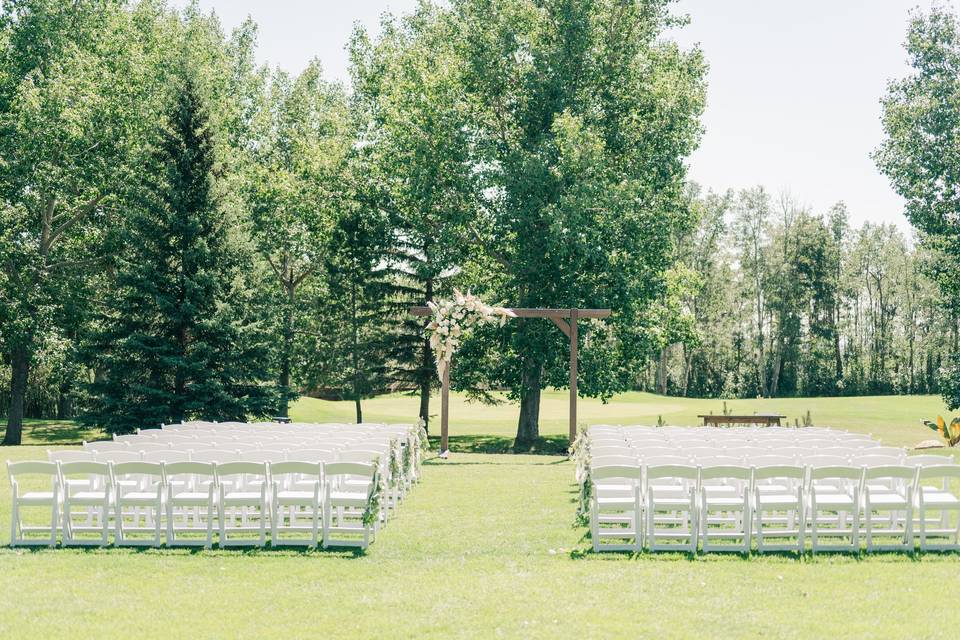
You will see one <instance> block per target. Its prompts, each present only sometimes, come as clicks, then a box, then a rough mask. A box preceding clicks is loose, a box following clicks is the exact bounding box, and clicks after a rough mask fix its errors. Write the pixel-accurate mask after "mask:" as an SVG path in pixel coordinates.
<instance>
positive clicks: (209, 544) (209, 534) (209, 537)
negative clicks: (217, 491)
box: [197, 502, 223, 549]
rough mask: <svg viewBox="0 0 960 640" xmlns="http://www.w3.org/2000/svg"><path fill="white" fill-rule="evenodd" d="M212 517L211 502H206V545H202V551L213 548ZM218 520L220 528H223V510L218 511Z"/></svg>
mask: <svg viewBox="0 0 960 640" xmlns="http://www.w3.org/2000/svg"><path fill="white" fill-rule="evenodd" d="M199 511H200V510H199V509H197V512H198V513H199ZM213 517H214V515H213V502H208V503H207V543H206V544H205V545H204V547H203V548H204V549H211V548H213ZM220 518H221V520H220V523H221V525H220V526H221V527H222V526H223V520H222V518H223V509H220ZM221 542H223V541H222V540H221Z"/></svg>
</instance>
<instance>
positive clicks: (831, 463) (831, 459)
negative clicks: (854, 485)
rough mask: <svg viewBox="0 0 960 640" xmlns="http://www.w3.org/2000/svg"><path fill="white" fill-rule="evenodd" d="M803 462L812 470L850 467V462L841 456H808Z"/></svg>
mask: <svg viewBox="0 0 960 640" xmlns="http://www.w3.org/2000/svg"><path fill="white" fill-rule="evenodd" d="M802 462H803V464H805V465H806V466H808V467H810V468H811V469H815V468H818V467H830V468H836V467H846V466H848V465H849V460H848V459H847V458H843V457H841V456H816V455H814V456H807V457H805V458H803V460H802Z"/></svg>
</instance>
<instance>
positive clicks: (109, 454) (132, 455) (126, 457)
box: [92, 449, 142, 462]
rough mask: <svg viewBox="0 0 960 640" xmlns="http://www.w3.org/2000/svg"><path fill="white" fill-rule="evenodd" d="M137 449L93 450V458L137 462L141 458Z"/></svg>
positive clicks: (107, 460) (104, 460)
mask: <svg viewBox="0 0 960 640" xmlns="http://www.w3.org/2000/svg"><path fill="white" fill-rule="evenodd" d="M141 458H142V457H141V455H140V452H139V451H131V450H130V449H127V450H126V451H94V452H93V457H92V459H93V460H96V461H97V462H137V461H139V460H141Z"/></svg>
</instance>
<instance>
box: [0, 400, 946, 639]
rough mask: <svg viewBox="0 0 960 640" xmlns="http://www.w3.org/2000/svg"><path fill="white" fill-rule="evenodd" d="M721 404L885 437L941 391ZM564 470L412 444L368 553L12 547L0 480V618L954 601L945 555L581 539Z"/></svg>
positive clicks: (383, 405)
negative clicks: (670, 547) (412, 479)
mask: <svg viewBox="0 0 960 640" xmlns="http://www.w3.org/2000/svg"><path fill="white" fill-rule="evenodd" d="M564 399H565V398H564V395H563V394H561V393H556V394H555V393H550V394H548V395H547V398H545V402H544V418H545V420H544V422H545V431H546V432H547V433H553V434H561V433H563V432H564V430H565V423H564V418H565V408H566V407H565V403H564ZM728 405H729V406H730V407H731V408H733V409H735V410H737V411H745V412H752V411H754V410H762V411H766V410H771V409H772V410H780V411H783V412H785V413H788V414H790V415H799V414H800V413H802V412H804V411H806V409H807V408H809V409H810V410H811V412H812V414H813V417H814V419H815V421H816V422H818V423H826V421H827V420H829V421H830V423H832V424H834V425H836V426H840V427H843V428H848V429H851V430H856V431H865V432H873V433H875V434H878V435H879V436H880V437H881V439H882V440H884V442H886V443H889V444H911V443H915V442H916V441H918V440H921V439H925V438H928V437H930V436H932V435H933V434H932V432H928V431H925V430H924V429H923V428H922V427H920V426H919V425H918V421H919V419H920V417H924V416H929V415H932V414H935V413H936V412H938V411H942V406H941V405H940V402H939V400H938V399H936V398H932V397H907V398H904V397H900V398H866V399H864V398H859V399H853V398H842V399H830V400H822V399H808V400H789V401H766V402H763V403H758V402H755V401H733V402H729V403H728ZM351 408H352V407H351V405H349V403H329V402H321V401H316V400H302V401H300V402H299V403H298V404H297V405H296V409H295V411H294V417H295V418H296V419H299V420H322V421H329V420H348V419H350V417H351V415H350V413H351ZM721 408H722V403H720V402H716V401H690V400H676V399H670V398H658V397H655V396H649V395H646V394H627V395H626V396H624V397H621V398H618V399H617V402H616V403H612V404H610V405H606V406H604V405H600V404H599V403H593V402H588V401H584V402H583V403H582V404H581V414H582V416H583V421H584V422H600V421H603V422H650V421H651V420H650V417H651V416H652V418H653V420H656V415H657V414H662V415H663V416H664V419H665V420H668V421H670V422H690V421H691V420H690V419H686V417H687V416H693V415H695V414H696V413H699V412H703V411H704V410H707V411H709V410H710V409H713V410H714V412H719V411H720V410H721ZM415 413H416V401H415V400H414V399H411V398H406V397H402V396H390V397H386V398H378V399H375V400H373V401H371V402H369V403H366V406H365V417H366V418H367V419H368V420H397V421H399V420H402V421H410V419H411V416H413V415H415ZM515 416H516V411H515V409H514V408H511V407H506V406H502V407H494V408H488V407H483V406H477V405H466V404H464V403H463V401H462V399H461V398H459V397H457V398H455V402H454V406H453V408H452V412H451V418H452V422H453V433H454V434H455V436H456V437H458V438H460V441H459V442H460V443H461V445H462V446H464V447H466V448H472V449H473V450H484V447H487V446H492V445H491V443H494V444H495V443H497V442H499V441H500V440H504V439H508V438H509V436H511V435H512V432H513V425H514V422H515V419H516V417H515ZM821 417H822V419H821ZM67 427H69V425H67ZM483 432H486V433H487V434H488V435H484V436H471V435H470V434H477V433H483ZM65 433H69V431H68V430H66V431H65ZM74 436H75V434H72V433H70V434H69V439H72V438H73V437H74ZM558 440H559V438H558ZM51 442H52V441H51V440H49V439H48V440H46V441H44V444H49V443H51ZM937 453H941V451H938V452H937ZM956 453H960V452H956ZM956 453H955V455H956ZM44 456H45V450H44V447H36V446H33V447H30V446H25V447H20V448H12V449H0V459H3V458H12V459H30V458H43V457H44ZM572 473H573V469H572V465H571V463H570V462H568V461H566V460H565V459H564V458H561V457H557V456H547V455H539V456H529V455H480V454H466V453H457V454H454V455H453V457H452V458H451V459H450V460H448V461H440V460H437V459H432V460H429V461H428V462H427V463H426V465H425V467H424V480H423V482H422V483H421V484H420V485H419V486H417V487H416V489H415V490H414V491H413V492H412V493H411V494H410V495H409V497H408V499H407V500H406V501H405V503H404V504H403V506H402V508H401V510H400V513H399V515H398V516H397V517H396V518H395V519H394V520H392V521H391V522H390V525H389V526H388V527H387V528H386V529H384V530H383V531H382V532H381V534H380V536H379V538H378V539H377V540H376V542H375V543H374V544H373V545H372V546H371V548H370V550H369V551H368V553H367V554H366V555H356V554H353V553H350V552H342V551H328V552H324V551H316V550H314V551H310V552H295V551H289V550H287V551H274V550H254V551H246V552H243V551H220V550H213V551H207V552H191V551H188V550H166V549H162V550H146V551H139V550H138V551H134V550H126V549H105V550H72V549H56V550H46V549H43V550H36V551H33V550H31V551H26V550H12V549H9V548H6V547H5V545H6V544H7V542H8V541H9V530H8V526H9V516H10V495H9V485H8V484H7V483H6V482H5V481H2V482H0V545H4V548H0V593H2V594H4V595H3V597H2V598H0V604H2V608H0V611H2V614H0V638H43V637H51V636H54V635H57V634H59V633H62V631H63V630H64V629H65V628H69V630H70V632H71V634H72V635H77V636H79V637H127V636H133V635H136V636H137V637H142V638H152V637H158V638H159V637H163V638H175V637H238V638H243V637H251V638H261V637H283V638H301V637H325V638H357V637H381V638H407V637H414V636H415V637H427V638H451V637H454V638H455V637H507V638H557V637H585V638H586V637H656V638H683V637H696V638H755V637H761V636H769V637H776V638H823V637H831V638H861V637H883V638H887V637H889V638H906V637H909V638H936V637H944V638H952V637H954V636H955V634H956V629H957V625H958V624H960V610H958V608H957V607H955V606H954V605H953V604H952V602H951V600H950V598H949V595H947V597H946V598H945V597H944V595H945V594H949V593H950V592H951V589H953V587H954V586H955V585H956V584H957V580H958V576H960V555H957V554H943V555H940V554H925V555H920V556H918V557H916V558H911V557H909V556H906V555H901V554H874V555H869V556H867V555H864V556H860V557H852V556H830V555H824V556H818V557H817V558H812V557H809V556H805V557H803V558H799V559H798V558H795V557H793V556H790V555H782V556H781V555H773V556H763V557H760V556H753V557H751V558H749V559H741V558H739V557H732V556H718V555H713V556H701V557H696V558H689V557H687V556H685V555H680V554H664V555H653V554H643V555H641V556H630V555H626V554H602V555H595V554H593V553H591V552H589V548H590V544H589V540H588V539H587V538H586V537H585V534H586V529H585V528H583V527H577V526H575V525H574V510H575V502H574V501H575V485H574V483H573V480H572Z"/></svg>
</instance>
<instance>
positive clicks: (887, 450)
mask: <svg viewBox="0 0 960 640" xmlns="http://www.w3.org/2000/svg"><path fill="white" fill-rule="evenodd" d="M864 453H867V454H869V455H884V456H894V457H897V458H900V459H901V460H902V459H903V458H905V457H906V455H907V452H906V450H905V449H901V448H900V447H870V448H869V449H867V450H866V451H864Z"/></svg>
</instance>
